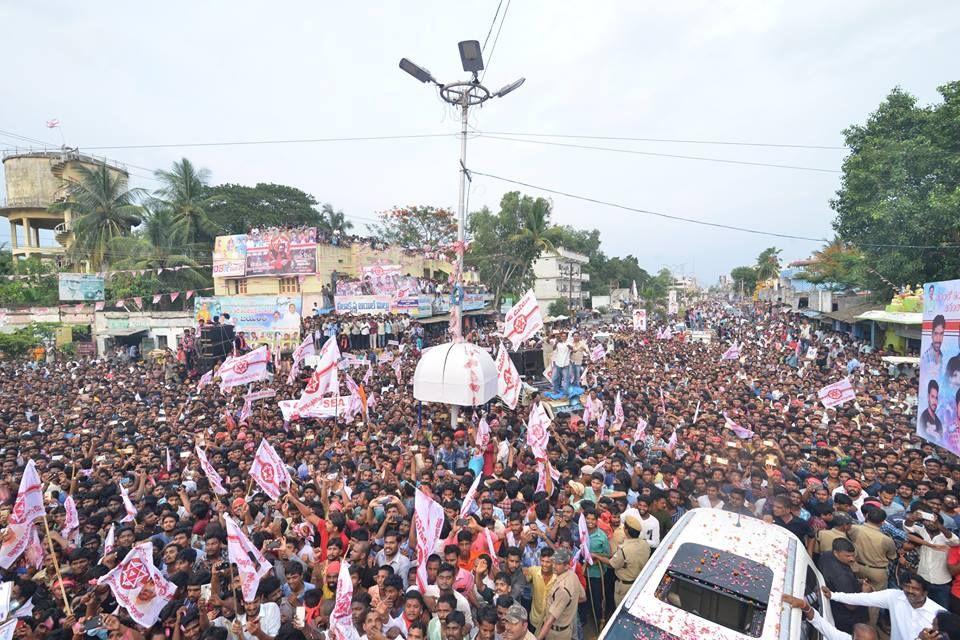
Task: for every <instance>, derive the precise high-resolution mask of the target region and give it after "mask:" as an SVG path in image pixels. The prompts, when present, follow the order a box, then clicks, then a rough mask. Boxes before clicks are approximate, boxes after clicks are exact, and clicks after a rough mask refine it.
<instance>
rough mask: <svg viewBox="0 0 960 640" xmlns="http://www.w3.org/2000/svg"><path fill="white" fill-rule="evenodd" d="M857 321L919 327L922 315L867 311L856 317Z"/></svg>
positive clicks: (880, 310)
mask: <svg viewBox="0 0 960 640" xmlns="http://www.w3.org/2000/svg"><path fill="white" fill-rule="evenodd" d="M857 320H873V321H874V322H886V323H888V324H906V325H911V326H917V327H919V326H921V325H922V324H923V314H922V313H908V312H906V311H884V310H883V309H877V310H875V311H867V312H866V313H861V314H860V315H859V316H857Z"/></svg>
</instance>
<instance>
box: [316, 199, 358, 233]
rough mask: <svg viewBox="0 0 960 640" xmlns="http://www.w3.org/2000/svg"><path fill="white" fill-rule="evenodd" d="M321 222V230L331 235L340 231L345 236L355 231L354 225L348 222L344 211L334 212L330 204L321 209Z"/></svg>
mask: <svg viewBox="0 0 960 640" xmlns="http://www.w3.org/2000/svg"><path fill="white" fill-rule="evenodd" d="M320 221H321V222H320V230H321V231H324V232H326V233H330V234H333V233H336V232H337V231H339V232H340V234H341V235H343V234H346V232H347V231H349V230H350V229H353V223H352V222H350V221H349V220H347V216H346V215H344V213H343V211H334V209H333V205H332V204H330V203H329V202H328V203H326V204H324V205H323V206H322V207H321V208H320Z"/></svg>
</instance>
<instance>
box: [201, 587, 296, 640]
mask: <svg viewBox="0 0 960 640" xmlns="http://www.w3.org/2000/svg"><path fill="white" fill-rule="evenodd" d="M214 625H216V626H219V627H223V628H225V629H226V630H227V633H228V634H229V635H228V637H229V638H230V640H271V639H272V638H275V637H276V636H277V633H279V631H280V607H278V606H277V605H276V604H274V603H272V602H263V598H262V597H261V596H260V595H259V594H258V595H257V597H256V598H254V599H253V601H252V602H245V603H243V608H242V609H241V610H240V612H239V613H238V614H237V617H236V619H235V620H234V621H233V622H230V621H229V620H227V619H226V618H218V619H217V620H215V621H214Z"/></svg>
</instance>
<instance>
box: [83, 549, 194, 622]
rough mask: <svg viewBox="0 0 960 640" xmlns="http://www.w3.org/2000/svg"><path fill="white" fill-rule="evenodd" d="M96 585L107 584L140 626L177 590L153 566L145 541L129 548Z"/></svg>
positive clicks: (153, 618) (157, 613) (157, 614)
mask: <svg viewBox="0 0 960 640" xmlns="http://www.w3.org/2000/svg"><path fill="white" fill-rule="evenodd" d="M97 584H106V585H107V586H109V587H110V591H111V592H112V593H113V597H114V598H115V599H116V601H117V603H118V604H119V605H120V606H121V607H123V608H124V609H126V610H127V612H128V613H129V614H130V617H131V618H133V621H134V622H136V623H137V624H139V625H140V626H143V627H151V626H153V625H154V624H155V623H156V622H157V619H158V618H159V617H160V612H161V611H162V610H163V608H164V607H165V606H167V604H168V603H169V602H170V601H171V600H172V599H173V596H174V595H175V594H176V592H177V586H176V585H175V584H173V583H172V582H170V581H168V580H167V579H166V578H164V577H163V574H162V573H160V570H159V569H157V568H156V567H155V566H153V544H152V543H151V542H149V541H147V542H141V543H140V544H138V545H136V546H135V547H134V548H133V549H131V550H130V553H128V554H127V557H126V558H124V559H123V562H121V563H120V564H118V565H117V566H116V567H114V568H113V569H112V570H111V571H110V572H109V573H108V574H106V575H105V576H102V577H100V578H99V579H98V580H97Z"/></svg>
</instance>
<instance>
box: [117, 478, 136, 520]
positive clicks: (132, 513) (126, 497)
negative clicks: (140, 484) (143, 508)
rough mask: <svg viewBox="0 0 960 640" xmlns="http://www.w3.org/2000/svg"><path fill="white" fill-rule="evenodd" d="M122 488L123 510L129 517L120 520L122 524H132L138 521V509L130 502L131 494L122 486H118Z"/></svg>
mask: <svg viewBox="0 0 960 640" xmlns="http://www.w3.org/2000/svg"><path fill="white" fill-rule="evenodd" d="M117 486H119V487H120V499H121V500H123V508H124V510H125V511H126V512H127V515H125V516H123V518H121V519H120V522H132V521H133V520H136V519H137V508H136V507H134V506H133V503H132V502H130V494H128V493H127V490H126V489H125V488H124V486H123V485H122V484H119V485H117Z"/></svg>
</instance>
